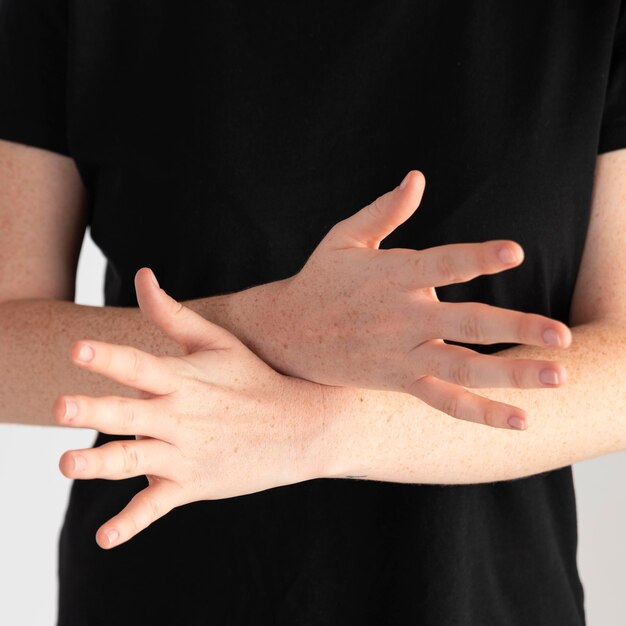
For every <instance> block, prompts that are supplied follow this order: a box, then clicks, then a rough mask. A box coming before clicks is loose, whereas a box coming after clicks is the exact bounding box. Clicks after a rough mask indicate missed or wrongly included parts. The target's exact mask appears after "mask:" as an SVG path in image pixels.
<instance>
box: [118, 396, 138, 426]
mask: <svg viewBox="0 0 626 626" xmlns="http://www.w3.org/2000/svg"><path fill="white" fill-rule="evenodd" d="M117 408H118V414H119V417H120V426H121V428H122V430H124V431H125V432H132V430H133V427H134V425H135V409H134V407H133V405H132V404H131V403H130V402H128V400H118V407H117Z"/></svg>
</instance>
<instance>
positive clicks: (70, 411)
mask: <svg viewBox="0 0 626 626" xmlns="http://www.w3.org/2000/svg"><path fill="white" fill-rule="evenodd" d="M77 415H78V404H76V402H74V401H73V400H66V401H65V415H64V416H63V417H64V418H65V419H66V420H71V419H73V418H75V417H76V416H77Z"/></svg>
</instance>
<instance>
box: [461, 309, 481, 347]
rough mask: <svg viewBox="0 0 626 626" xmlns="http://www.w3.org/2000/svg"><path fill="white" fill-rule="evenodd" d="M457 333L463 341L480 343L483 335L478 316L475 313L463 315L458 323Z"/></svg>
mask: <svg viewBox="0 0 626 626" xmlns="http://www.w3.org/2000/svg"><path fill="white" fill-rule="evenodd" d="M459 333H460V335H461V337H463V338H464V339H472V340H476V341H482V340H483V338H484V333H483V331H482V328H481V324H480V318H479V317H478V315H476V314H475V313H469V314H467V315H464V316H463V317H462V318H461V320H460V323H459Z"/></svg>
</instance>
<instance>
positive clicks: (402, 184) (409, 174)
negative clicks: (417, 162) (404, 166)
mask: <svg viewBox="0 0 626 626" xmlns="http://www.w3.org/2000/svg"><path fill="white" fill-rule="evenodd" d="M410 176H411V172H409V173H408V174H407V175H406V176H405V177H404V178H403V179H402V182H401V183H400V186H399V187H398V189H404V188H405V187H406V184H407V182H408V180H409V177H410Z"/></svg>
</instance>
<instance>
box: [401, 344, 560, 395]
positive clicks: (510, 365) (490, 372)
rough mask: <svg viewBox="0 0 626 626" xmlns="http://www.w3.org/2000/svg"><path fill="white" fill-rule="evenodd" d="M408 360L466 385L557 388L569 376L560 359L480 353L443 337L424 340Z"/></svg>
mask: <svg viewBox="0 0 626 626" xmlns="http://www.w3.org/2000/svg"><path fill="white" fill-rule="evenodd" d="M408 360H409V366H410V368H411V369H413V371H414V372H415V371H418V370H420V369H421V370H422V371H421V372H419V373H420V374H421V373H424V372H426V373H428V374H431V375H432V376H435V377H437V378H439V379H441V380H445V381H448V382H450V383H454V384H455V385H461V386H462V387H511V388H517V389H531V388H544V387H545V388H550V387H551V388H554V387H558V386H559V385H562V384H563V383H565V382H566V380H567V378H566V371H565V367H563V365H562V364H561V363H557V362H556V361H544V360H539V359H537V360H535V359H510V358H507V357H503V356H495V355H491V354H480V353H478V352H475V351H474V350H470V349H469V348H463V347H461V346H453V345H449V344H447V343H444V342H443V341H442V340H441V339H433V340H431V341H426V342H424V343H422V344H420V345H419V346H418V347H417V348H414V349H413V350H411V352H410V353H409V358H408ZM425 368H427V370H426V369H425Z"/></svg>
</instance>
